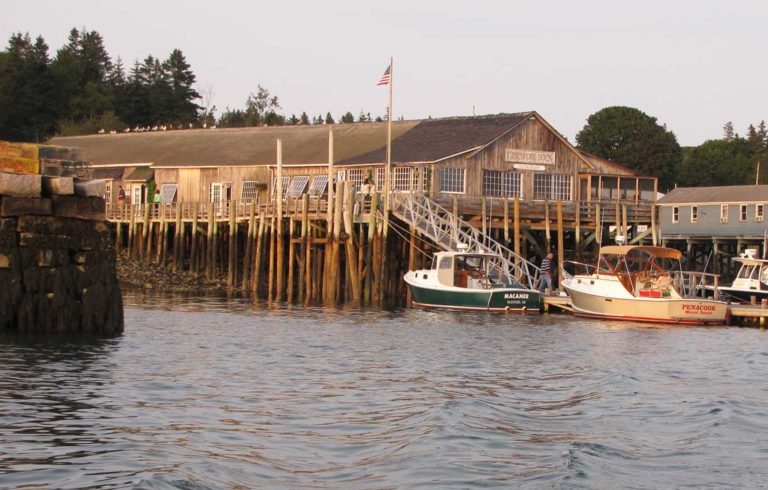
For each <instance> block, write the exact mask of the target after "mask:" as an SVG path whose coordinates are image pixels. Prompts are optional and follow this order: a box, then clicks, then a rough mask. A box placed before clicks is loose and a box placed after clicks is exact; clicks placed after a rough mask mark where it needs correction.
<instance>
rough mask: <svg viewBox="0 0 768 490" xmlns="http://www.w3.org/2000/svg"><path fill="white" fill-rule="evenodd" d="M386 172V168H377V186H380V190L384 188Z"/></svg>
mask: <svg viewBox="0 0 768 490" xmlns="http://www.w3.org/2000/svg"><path fill="white" fill-rule="evenodd" d="M385 174H386V169H384V168H377V169H376V187H377V188H379V190H381V191H383V190H384V184H386V182H384V175H385Z"/></svg>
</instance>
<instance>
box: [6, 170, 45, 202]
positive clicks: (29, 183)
mask: <svg viewBox="0 0 768 490" xmlns="http://www.w3.org/2000/svg"><path fill="white" fill-rule="evenodd" d="M41 190H42V177H41V176H40V175H30V174H12V173H8V172H0V195H2V196H12V197H40V192H41Z"/></svg>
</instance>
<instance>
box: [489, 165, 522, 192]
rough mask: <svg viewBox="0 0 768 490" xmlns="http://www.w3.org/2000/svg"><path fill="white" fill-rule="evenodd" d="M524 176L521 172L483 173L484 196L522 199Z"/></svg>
mask: <svg viewBox="0 0 768 490" xmlns="http://www.w3.org/2000/svg"><path fill="white" fill-rule="evenodd" d="M521 189H522V175H521V174H520V173H519V172H501V171H498V170H484V171H483V195H485V196H492V197H522V194H521Z"/></svg>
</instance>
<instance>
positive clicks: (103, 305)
mask: <svg viewBox="0 0 768 490" xmlns="http://www.w3.org/2000/svg"><path fill="white" fill-rule="evenodd" d="M101 193H103V182H100V181H83V182H78V181H77V180H75V179H73V178H72V177H49V176H41V175H23V174H14V173H0V329H3V330H7V329H11V330H18V331H25V332H40V333H42V332H72V333H82V334H113V333H119V332H122V330H123V305H122V299H121V295H120V289H119V286H118V282H117V272H116V266H115V249H114V246H113V243H112V235H111V233H110V230H109V226H108V224H107V222H106V221H105V214H104V209H105V204H104V200H103V199H102V198H101V197H100V196H101Z"/></svg>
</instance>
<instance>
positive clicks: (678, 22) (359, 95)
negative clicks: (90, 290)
mask: <svg viewBox="0 0 768 490" xmlns="http://www.w3.org/2000/svg"><path fill="white" fill-rule="evenodd" d="M0 12H1V14H0V38H1V39H0V42H2V43H3V46H5V45H7V42H8V39H9V38H10V37H11V35H12V34H13V33H16V32H28V33H29V34H30V35H31V36H32V37H36V36H38V35H40V36H42V37H43V38H44V39H45V41H46V42H47V43H48V45H49V47H50V49H51V54H52V56H53V55H54V54H55V51H56V50H58V49H59V48H61V47H62V46H63V45H64V44H65V43H66V39H67V35H68V33H69V31H70V30H71V29H72V28H73V27H76V28H85V29H87V30H95V31H98V32H99V33H100V34H101V35H102V37H103V38H104V41H105V44H106V47H107V50H108V52H109V53H110V55H111V56H112V58H113V59H116V58H117V57H118V56H119V57H120V58H122V60H123V62H124V64H125V65H126V66H128V67H130V66H131V65H133V62H134V61H135V60H137V59H138V60H143V59H144V58H145V57H146V56H147V55H150V54H151V55H153V56H155V57H159V58H161V59H166V58H167V57H168V55H169V54H170V53H171V51H172V50H173V49H176V48H178V49H180V50H181V51H182V52H183V53H184V55H185V56H186V58H187V61H188V62H189V63H190V65H191V67H192V70H193V72H194V73H195V75H196V76H197V88H198V91H200V92H208V93H211V94H212V100H213V103H214V104H215V105H216V107H217V108H218V110H219V111H218V114H219V115H221V113H222V112H223V110H224V109H225V108H232V109H243V108H244V107H245V101H246V99H247V98H248V95H249V94H250V93H252V92H253V93H255V92H256V91H257V89H258V86H259V85H261V86H263V87H265V88H266V89H267V90H268V91H269V92H270V93H271V94H272V95H276V96H277V97H278V98H279V102H280V105H281V106H282V111H280V112H282V113H284V114H285V115H286V116H290V115H291V114H294V113H295V114H297V115H298V114H300V113H301V112H302V111H306V112H307V114H309V115H310V117H313V116H315V115H318V114H323V115H324V114H325V113H326V112H328V111H330V112H331V114H333V116H334V117H335V118H336V119H337V120H338V119H339V116H340V115H341V114H343V113H345V112H347V111H350V112H352V113H353V114H354V115H355V116H356V117H357V115H358V114H359V113H360V112H361V111H362V112H365V113H371V114H372V115H373V116H374V117H375V116H376V115H383V114H384V113H385V111H386V106H387V90H386V87H382V86H377V85H376V82H377V81H378V79H379V77H380V76H381V75H382V73H383V72H384V70H385V68H386V67H387V64H388V63H389V59H390V57H391V58H393V59H394V67H393V113H394V114H395V117H397V118H399V117H403V118H405V119H420V118H426V117H429V116H431V117H448V116H466V115H472V114H478V115H480V114H497V113H505V112H506V113H508V112H522V111H529V110H535V111H537V112H538V113H539V114H541V115H542V116H543V117H544V119H546V120H547V121H549V122H550V124H552V125H553V126H554V127H555V128H556V129H558V130H559V131H560V132H561V133H562V134H563V135H564V136H566V137H567V138H568V139H569V140H570V141H572V142H575V136H576V134H577V133H578V131H579V130H580V129H581V128H582V127H583V126H584V124H585V123H586V119H587V118H588V117H589V115H590V114H593V113H595V112H597V111H599V110H600V109H602V108H604V107H608V106H614V105H623V106H630V107H635V108H637V109H640V110H641V111H643V112H645V113H646V114H648V115H650V116H653V117H655V118H657V120H658V122H659V123H660V124H663V125H666V127H667V128H668V129H669V130H671V131H672V132H674V133H675V135H676V136H677V139H678V142H679V143H680V144H681V145H684V146H694V145H699V144H701V143H703V142H704V141H706V140H708V139H716V138H720V137H721V136H722V134H723V129H722V128H723V126H724V124H725V123H726V122H728V121H732V122H733V125H734V127H735V129H736V131H737V132H738V133H740V134H745V133H746V130H747V127H748V126H749V124H757V123H759V122H760V121H761V120H764V119H768V90H767V88H766V87H768V62H766V59H765V49H766V45H768V43H767V42H766V41H768V29H766V25H768V2H766V1H765V0H760V1H752V0H728V1H726V0H722V1H709V0H698V1H695V0H665V1H658V0H644V1H642V2H638V1H633V2H629V1H622V0H611V1H597V0H579V1H561V0H549V1H542V0H538V1H521V0H474V1H468V0H464V1H454V0H441V1H433V0H426V1H418V0H407V1H404V0H388V1H365V0H340V1H334V0H328V1H326V2H320V1H289V0H283V1H272V2H264V1H258V0H247V1H246V0H242V1H241V0H208V1H198V0H184V1H177V0H162V1H160V0H154V1H146V0H128V1H117V2H104V1H88V0H67V1H61V0H56V1H53V0H49V1H43V0H0Z"/></svg>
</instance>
